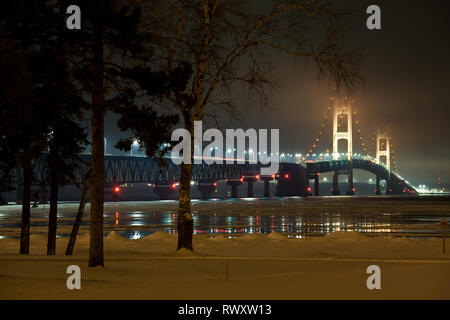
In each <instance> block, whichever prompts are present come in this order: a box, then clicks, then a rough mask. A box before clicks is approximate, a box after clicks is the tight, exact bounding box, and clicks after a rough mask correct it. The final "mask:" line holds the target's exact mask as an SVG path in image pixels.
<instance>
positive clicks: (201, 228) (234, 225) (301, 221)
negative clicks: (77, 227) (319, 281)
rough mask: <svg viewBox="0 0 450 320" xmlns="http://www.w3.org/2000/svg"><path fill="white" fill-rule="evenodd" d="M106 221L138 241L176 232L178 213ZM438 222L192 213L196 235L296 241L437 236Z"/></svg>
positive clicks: (405, 218) (430, 219)
mask: <svg viewBox="0 0 450 320" xmlns="http://www.w3.org/2000/svg"><path fill="white" fill-rule="evenodd" d="M109 218H110V217H109V216H108V214H106V215H105V225H109V224H110V223H111V221H113V222H114V227H116V228H114V229H116V231H118V232H119V233H121V234H123V235H124V236H126V237H128V238H131V239H138V238H141V237H143V236H145V235H148V234H149V233H151V232H154V231H165V232H168V233H176V232H177V219H178V216H177V214H170V213H159V214H147V215H144V217H139V218H133V213H123V214H119V215H115V216H114V219H109ZM130 218H131V219H130ZM439 219H440V216H429V215H427V216H426V217H424V216H419V217H418V216H417V215H415V216H409V215H401V214H383V215H357V214H352V215H349V216H345V214H344V215H342V214H329V213H318V214H298V215H269V216H267V215H261V216H260V215H255V216H253V215H243V214H241V215H233V216H231V215H230V216H223V215H217V214H210V215H205V214H197V213H194V214H193V220H194V233H195V234H208V233H209V234H243V233H263V234H268V233H271V232H273V231H276V232H279V233H285V234H288V236H290V237H295V238H305V237H313V236H322V235H325V234H329V233H332V232H335V231H358V232H363V233H369V234H374V235H376V234H386V233H392V234H396V235H403V234H405V235H406V234H407V235H408V236H414V235H415V234H416V235H417V236H419V235H420V236H423V235H424V234H429V235H433V234H440V230H439V229H438V228H434V227H433V226H432V227H430V225H434V226H436V225H438V223H439ZM135 226H136V227H144V228H139V231H132V230H129V229H130V227H131V228H133V227H135ZM402 226H403V227H402ZM121 229H127V230H126V231H121ZM144 229H145V230H144ZM137 232H138V233H137Z"/></svg>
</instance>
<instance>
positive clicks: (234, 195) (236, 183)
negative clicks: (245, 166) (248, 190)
mask: <svg viewBox="0 0 450 320" xmlns="http://www.w3.org/2000/svg"><path fill="white" fill-rule="evenodd" d="M227 184H228V185H229V186H231V197H232V198H237V197H238V196H237V188H238V186H240V185H242V181H241V180H237V181H230V180H228V181H227Z"/></svg>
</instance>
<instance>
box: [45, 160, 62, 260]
mask: <svg viewBox="0 0 450 320" xmlns="http://www.w3.org/2000/svg"><path fill="white" fill-rule="evenodd" d="M52 157H54V156H52ZM50 164H51V168H50V170H51V174H50V212H49V215H48V240H47V255H49V256H54V255H55V254H56V222H57V217H58V216H57V214H58V182H59V181H58V180H59V173H58V168H57V165H56V163H55V161H53V160H52V161H51V162H50Z"/></svg>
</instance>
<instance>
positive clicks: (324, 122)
mask: <svg viewBox="0 0 450 320" xmlns="http://www.w3.org/2000/svg"><path fill="white" fill-rule="evenodd" d="M333 101H334V97H330V103H329V105H328V107H327V113H326V114H325V116H324V117H323V119H322V125H321V128H320V131H319V134H318V136H317V138H316V139H315V140H314V143H313V144H312V146H311V147H310V148H309V154H306V155H304V156H303V157H302V160H303V161H305V160H306V158H307V157H308V156H309V155H310V154H312V153H313V152H314V150H316V148H317V145H318V144H319V141H320V138H321V136H322V135H323V133H324V132H325V128H326V123H327V121H328V119H329V118H330V112H331V105H332V103H333ZM327 152H329V150H327Z"/></svg>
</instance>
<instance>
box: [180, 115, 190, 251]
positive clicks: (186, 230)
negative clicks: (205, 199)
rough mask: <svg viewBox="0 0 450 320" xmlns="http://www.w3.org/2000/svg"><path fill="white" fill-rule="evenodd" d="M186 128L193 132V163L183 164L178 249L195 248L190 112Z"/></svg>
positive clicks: (185, 117)
mask: <svg viewBox="0 0 450 320" xmlns="http://www.w3.org/2000/svg"><path fill="white" fill-rule="evenodd" d="M184 121H185V128H186V129H187V130H188V131H189V132H190V133H191V150H190V152H191V164H186V163H182V164H181V177H180V194H179V198H178V246H177V250H179V249H181V248H185V249H188V250H194V248H193V246H192V233H193V232H194V220H193V219H192V214H191V196H190V191H191V178H192V163H193V162H194V157H193V156H194V151H193V150H194V127H193V126H194V125H193V121H192V116H191V115H190V113H189V112H187V113H186V114H185V115H184Z"/></svg>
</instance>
